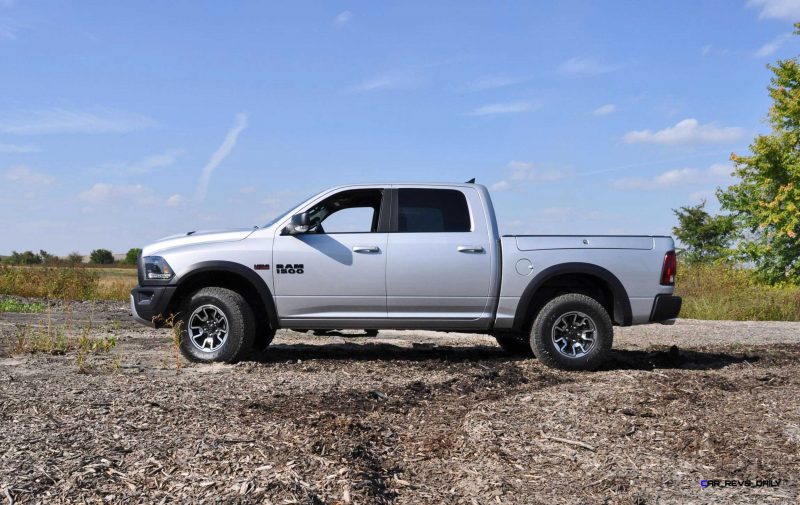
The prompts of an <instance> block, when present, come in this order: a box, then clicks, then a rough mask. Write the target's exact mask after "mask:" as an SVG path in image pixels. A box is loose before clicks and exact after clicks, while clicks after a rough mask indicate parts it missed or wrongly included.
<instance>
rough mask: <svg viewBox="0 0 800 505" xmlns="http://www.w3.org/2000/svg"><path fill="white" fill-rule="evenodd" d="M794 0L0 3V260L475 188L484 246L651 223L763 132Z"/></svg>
mask: <svg viewBox="0 0 800 505" xmlns="http://www.w3.org/2000/svg"><path fill="white" fill-rule="evenodd" d="M795 20H800V0H752V1H747V0H741V1H736V0H719V1H683V2H639V1H629V2H622V1H615V2H611V1H609V2H606V3H605V4H601V2H589V1H585V2H579V1H562V2H503V3H498V2H477V1H476V2H463V1H453V2H445V1H443V2H410V1H409V2H375V1H363V2H335V1H324V2H323V1H319V2H302V1H298V2H188V1H187V2H168V3H165V2H128V3H127V4H126V3H122V2H48V1H37V2H32V1H31V2H26V1H24V0H17V1H13V0H11V1H9V0H0V61H2V68H3V74H2V79H0V97H2V99H1V100H0V254H7V253H8V252H10V251H11V250H12V249H16V250H23V249H35V250H38V249H46V250H49V251H51V252H55V253H58V254H66V253H68V252H70V251H73V250H77V251H81V252H84V253H85V252H88V251H89V250H91V249H94V248H97V247H105V248H110V249H112V250H114V251H115V252H124V251H125V250H127V249H128V248H130V247H135V246H141V245H143V244H146V243H147V242H149V241H152V240H154V239H156V238H158V237H161V236H164V235H167V234H172V233H179V232H184V231H188V230H194V229H207V228H222V227H230V226H251V225H254V224H262V223H264V222H266V221H268V220H269V219H270V218H271V217H273V216H274V215H276V214H277V213H278V212H280V211H282V210H284V209H285V208H288V207H289V206H291V205H293V204H294V203H296V202H297V201H299V200H301V199H302V198H304V197H306V196H308V195H310V194H312V193H314V192H316V191H318V190H321V189H324V188H325V187H328V186H330V185H334V184H343V183H349V182H369V181H392V180H394V181H408V180H422V181H459V182H460V181H465V180H467V179H469V178H472V177H476V178H477V179H478V181H479V182H481V183H484V184H486V185H487V186H489V187H490V188H492V195H493V198H494V200H495V205H496V208H497V211H498V216H499V220H500V225H501V230H502V231H503V232H505V233H532V234H536V233H542V234H547V233H644V234H667V233H670V230H671V227H672V226H673V225H674V222H675V219H674V216H673V214H672V210H671V209H673V208H675V207H678V206H681V205H686V204H692V203H696V202H697V201H699V200H700V199H702V198H708V199H709V200H710V201H709V205H710V207H711V208H712V209H716V208H717V204H716V201H715V199H714V197H713V190H714V188H715V187H717V186H719V185H726V184H730V183H731V181H732V179H731V177H730V175H729V172H730V163H729V161H728V157H729V154H730V153H731V152H739V153H743V152H745V151H746V149H747V146H748V144H749V142H750V141H751V140H752V138H753V136H754V135H755V134H757V133H759V132H764V131H766V130H767V127H766V125H765V124H764V121H763V119H764V116H765V114H766V112H767V108H768V107H769V104H770V102H769V98H768V96H767V92H766V86H767V84H768V83H769V78H770V72H769V71H768V70H767V69H766V64H767V63H769V62H773V61H775V60H776V59H778V58H786V57H792V56H794V55H796V54H797V53H798V42H797V39H796V38H793V37H791V36H790V34H791V31H792V22H793V21H795Z"/></svg>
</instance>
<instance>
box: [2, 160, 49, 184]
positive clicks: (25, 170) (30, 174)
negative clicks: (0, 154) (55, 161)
mask: <svg viewBox="0 0 800 505" xmlns="http://www.w3.org/2000/svg"><path fill="white" fill-rule="evenodd" d="M4 175H5V178H6V180H7V181H10V182H16V183H20V184H28V185H33V186H47V185H50V184H53V183H54V182H55V181H56V178H55V177H53V176H52V175H48V174H44V173H42V172H37V171H35V170H33V169H32V168H30V167H27V166H24V165H20V166H16V167H11V168H9V169H8V170H6V171H5V174H4Z"/></svg>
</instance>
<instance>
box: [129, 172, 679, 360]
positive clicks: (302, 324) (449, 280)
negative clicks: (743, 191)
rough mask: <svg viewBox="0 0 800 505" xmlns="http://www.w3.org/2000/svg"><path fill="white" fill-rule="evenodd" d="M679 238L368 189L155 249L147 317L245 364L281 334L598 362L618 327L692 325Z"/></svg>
mask: <svg viewBox="0 0 800 505" xmlns="http://www.w3.org/2000/svg"><path fill="white" fill-rule="evenodd" d="M676 267H677V265H676V257H675V248H674V243H673V240H672V238H670V237H666V236H609V235H502V236H501V235H500V233H499V232H498V227H497V221H496V219H495V213H494V208H493V206H492V201H491V198H490V197H489V192H488V190H487V189H486V187H484V186H482V185H480V184H475V183H473V182H468V183H463V184H431V183H419V184H415V183H409V184H398V183H389V184H358V185H349V186H340V187H335V188H331V189H328V190H326V191H323V192H321V193H319V194H317V195H315V196H313V197H311V198H309V199H307V200H305V201H303V202H302V203H300V204H299V205H297V206H295V207H293V208H292V209H290V210H289V211H288V212H286V213H284V214H281V215H280V216H279V217H277V218H276V219H274V220H273V221H272V222H270V223H269V224H267V225H265V226H263V227H260V228H258V227H256V228H252V229H240V230H227V231H208V232H189V233H186V234H183V235H176V236H172V237H167V238H164V239H162V240H159V241H158V242H155V243H153V244H150V245H148V246H146V247H145V248H144V249H143V252H142V254H141V257H140V259H139V265H138V275H139V285H138V286H137V287H136V288H135V289H134V290H133V291H132V292H131V296H130V304H131V311H132V316H133V318H134V319H135V320H136V321H138V322H140V323H143V324H147V325H150V326H153V327H159V326H163V325H165V324H167V322H171V323H172V324H173V325H177V326H178V327H179V329H180V331H181V335H182V337H181V350H182V352H183V354H184V355H185V356H186V357H187V358H189V359H191V360H194V361H200V362H212V361H227V362H231V361H236V360H240V359H242V358H244V357H245V356H247V355H248V353H250V352H251V351H252V350H259V351H261V350H264V349H265V348H266V347H267V346H268V345H269V343H270V342H271V341H272V338H273V336H274V335H275V331H276V330H277V329H279V328H290V329H294V330H301V331H302V330H317V331H324V330H332V329H366V330H370V331H372V334H374V333H375V330H379V329H426V330H441V331H454V332H472V333H487V334H490V335H493V336H494V337H495V338H496V339H497V342H498V343H499V344H500V346H501V347H502V348H503V349H505V350H507V351H509V352H511V353H515V354H520V355H529V356H534V355H535V356H536V357H537V358H538V359H539V360H541V361H542V362H544V363H546V364H547V365H550V366H554V367H558V368H563V369H573V370H591V369H596V368H598V367H599V366H600V365H601V364H602V363H603V361H604V359H605V358H606V356H607V354H608V352H609V350H610V349H611V345H612V340H613V326H614V325H618V326H629V325H635V324H647V323H662V324H671V323H673V322H674V321H675V319H676V318H677V317H678V313H679V311H680V307H681V299H680V298H679V297H677V296H673V290H674V285H675V275H676Z"/></svg>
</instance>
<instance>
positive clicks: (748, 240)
mask: <svg viewBox="0 0 800 505" xmlns="http://www.w3.org/2000/svg"><path fill="white" fill-rule="evenodd" d="M795 28H796V30H795V34H796V35H797V34H800V23H796V24H795ZM769 69H770V70H772V72H773V77H772V80H771V83H770V85H769V87H768V88H767V89H768V90H769V95H770V98H771V99H772V106H771V107H770V109H769V114H768V115H767V121H768V123H769V124H770V126H772V131H771V132H770V133H768V134H766V135H758V136H757V137H756V138H755V140H754V141H753V143H752V144H750V154H749V155H747V156H740V155H737V154H732V155H731V161H733V164H734V171H733V174H734V175H735V176H736V177H737V178H738V181H737V182H736V184H733V185H731V186H730V187H728V188H725V189H723V188H718V189H717V199H718V200H719V202H720V205H721V208H722V210H723V211H725V212H727V214H723V215H718V216H713V215H711V214H709V213H708V212H707V211H706V210H705V202H702V203H700V204H699V205H695V206H690V207H681V208H680V209H677V210H675V211H674V212H675V214H676V215H677V217H678V226H676V227H675V228H673V233H674V234H675V236H676V237H677V238H678V239H679V240H680V242H681V244H682V245H683V246H684V249H683V250H682V251H681V252H680V255H681V256H682V257H683V258H684V260H685V261H688V262H697V263H709V262H721V261H726V262H737V263H739V264H744V265H747V266H752V267H754V268H755V270H756V271H757V272H758V274H759V275H760V277H761V278H762V279H764V280H765V281H767V282H769V283H771V284H779V283H785V282H788V283H793V284H800V61H798V58H797V57H794V58H790V59H787V60H780V61H778V62H777V63H776V64H775V65H769Z"/></svg>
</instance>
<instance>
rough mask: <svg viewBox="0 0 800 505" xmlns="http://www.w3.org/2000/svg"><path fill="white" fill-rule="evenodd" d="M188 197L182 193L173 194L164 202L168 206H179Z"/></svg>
mask: <svg viewBox="0 0 800 505" xmlns="http://www.w3.org/2000/svg"><path fill="white" fill-rule="evenodd" d="M185 200H186V199H185V198H184V197H183V196H181V195H177V194H176V195H172V196H171V197H169V198H167V201H166V202H164V205H166V206H167V207H179V206H180V205H182V204H183V202H184V201H185Z"/></svg>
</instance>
